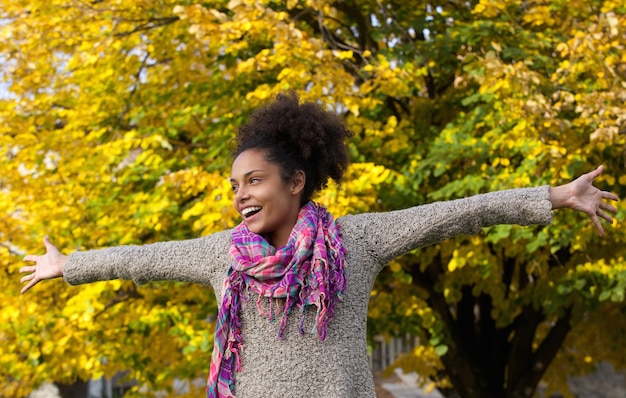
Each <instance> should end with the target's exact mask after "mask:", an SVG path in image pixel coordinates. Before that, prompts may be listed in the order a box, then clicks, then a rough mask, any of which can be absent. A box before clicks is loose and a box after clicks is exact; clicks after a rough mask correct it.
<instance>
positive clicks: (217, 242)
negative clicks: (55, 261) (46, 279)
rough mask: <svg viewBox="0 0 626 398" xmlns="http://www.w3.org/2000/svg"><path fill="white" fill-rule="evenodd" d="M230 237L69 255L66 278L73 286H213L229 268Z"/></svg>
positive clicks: (223, 235) (225, 234)
mask: <svg viewBox="0 0 626 398" xmlns="http://www.w3.org/2000/svg"><path fill="white" fill-rule="evenodd" d="M230 236H231V232H230V231H223V232H219V233H216V234H213V235H210V236H206V237H202V238H198V239H190V240H182V241H170V242H161V243H153V244H147V245H142V246H117V247H110V248H106V249H99V250H90V251H84V252H80V251H78V252H74V253H72V254H70V255H69V258H68V261H67V263H66V264H65V269H64V271H63V277H64V279H65V280H66V281H67V282H68V283H69V284H71V285H78V284H83V283H89V282H96V281H104V280H111V279H126V280H133V281H134V282H135V283H138V284H144V283H147V282H150V281H158V280H174V281H181V282H195V283H201V284H205V285H213V284H214V283H215V282H214V281H219V280H220V279H223V276H221V277H220V276H219V275H223V273H224V272H225V269H226V266H227V265H228V262H229V254H228V247H229V245H230ZM218 274H219V275H218Z"/></svg>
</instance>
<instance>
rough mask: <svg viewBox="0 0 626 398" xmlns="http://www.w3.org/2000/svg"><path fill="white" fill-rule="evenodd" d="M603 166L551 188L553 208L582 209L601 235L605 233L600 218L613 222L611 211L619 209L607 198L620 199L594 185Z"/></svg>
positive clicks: (614, 211)
mask: <svg viewBox="0 0 626 398" xmlns="http://www.w3.org/2000/svg"><path fill="white" fill-rule="evenodd" d="M602 170H604V167H603V166H600V167H598V168H597V169H595V170H594V171H592V172H590V173H587V174H583V175H581V176H580V177H578V178H577V179H575V180H574V181H572V182H570V183H568V184H565V185H559V186H558V187H554V188H550V201H551V202H552V208H553V209H560V208H564V207H567V208H570V209H574V210H578V211H582V212H583V213H585V214H587V215H588V216H589V218H591V221H592V222H593V225H595V226H596V228H597V229H598V231H599V232H600V236H602V235H604V229H602V225H601V224H600V219H599V218H598V217H600V218H604V219H605V220H606V221H608V222H610V223H611V224H612V223H613V218H612V217H611V216H610V215H609V213H613V214H615V213H617V209H616V208H615V207H614V206H613V205H610V204H608V203H606V202H605V200H619V198H618V197H617V195H615V194H613V193H611V192H608V191H601V190H599V189H598V188H596V187H594V186H593V180H594V179H595V178H596V177H598V176H599V175H600V174H602Z"/></svg>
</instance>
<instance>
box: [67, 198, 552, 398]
mask: <svg viewBox="0 0 626 398" xmlns="http://www.w3.org/2000/svg"><path fill="white" fill-rule="evenodd" d="M551 217H552V214H551V203H550V200H549V190H548V187H547V186H546V187H540V188H530V189H514V190H507V191H499V192H494V193H489V194H484V195H477V196H473V197H470V198H466V199H459V200H454V201H448V202H436V203H432V204H428V205H423V206H417V207H412V208H409V209H404V210H398V211H393V212H387V213H367V214H359V215H348V216H344V217H340V218H339V219H338V220H337V223H338V224H339V226H340V229H341V232H342V235H343V240H344V244H345V247H346V250H347V254H346V270H345V272H346V280H347V288H346V292H345V296H344V299H343V301H342V302H340V303H339V304H338V305H337V308H336V312H335V317H334V319H333V320H332V321H331V322H330V324H329V325H328V330H327V338H326V340H325V341H324V342H320V341H319V338H318V337H317V335H313V334H306V335H304V336H300V335H299V334H298V321H299V317H298V316H291V317H289V321H288V325H287V329H286V331H285V336H284V339H283V340H282V341H278V340H277V331H278V330H277V327H278V324H277V323H276V322H274V323H270V322H269V321H268V320H267V319H266V318H264V317H263V316H262V315H260V314H259V311H258V309H257V308H256V305H255V304H254V302H251V304H250V305H248V306H247V307H244V309H243V310H242V316H241V319H242V323H243V329H242V333H243V338H244V344H245V345H244V348H243V352H242V361H243V369H242V371H241V372H240V373H237V374H236V375H235V383H236V384H235V394H236V395H237V397H238V398H258V397H298V398H300V397H330V398H335V397H345V398H348V397H350V398H362V397H374V396H375V393H374V385H373V381H372V374H371V372H370V370H369V368H368V359H367V350H366V348H367V347H366V336H365V332H366V327H365V325H366V319H367V305H368V300H369V297H370V291H371V289H372V286H373V283H374V279H375V277H376V275H377V274H378V272H379V271H380V270H381V269H382V268H383V267H384V266H385V264H387V262H388V261H389V260H391V259H393V258H394V257H397V256H399V255H401V254H403V253H405V252H407V251H409V250H411V249H415V248H419V247H424V246H426V245H431V244H433V243H436V242H440V241H442V240H444V239H447V238H450V237H453V236H456V235H460V234H475V233H477V232H478V231H479V229H480V228H482V227H486V226H491V225H495V224H521V225H530V224H548V223H550V222H551ZM230 236H231V231H224V232H220V233H216V234H213V235H210V236H205V237H202V238H198V239H191V240H184V241H173V242H163V243H155V244H149V245H144V246H121V247H112V248H108V249H102V250H94V251H86V252H76V253H73V254H71V255H70V256H69V261H68V262H67V264H66V266H65V275H64V277H65V280H66V281H67V282H68V283H70V284H81V283H88V282H94V281H101V280H110V279H117V278H120V279H132V280H133V281H135V282H136V283H146V282H149V281H156V280H176V281H187V282H196V283H201V284H205V285H211V286H212V287H213V288H214V289H215V295H216V297H217V300H218V302H219V301H220V298H221V293H222V292H221V289H222V283H223V281H224V278H225V276H226V270H227V268H228V265H229V263H230V258H229V252H228V248H229V244H230ZM311 311H313V310H311ZM308 315H309V316H307V319H308V320H312V319H314V318H315V316H314V313H310V314H308ZM310 326H311V325H309V328H308V329H305V330H310ZM209 363H210V356H207V370H208V367H209Z"/></svg>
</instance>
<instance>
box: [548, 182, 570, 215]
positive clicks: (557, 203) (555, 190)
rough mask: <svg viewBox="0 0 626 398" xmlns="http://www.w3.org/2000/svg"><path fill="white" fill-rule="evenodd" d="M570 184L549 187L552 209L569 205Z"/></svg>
mask: <svg viewBox="0 0 626 398" xmlns="http://www.w3.org/2000/svg"><path fill="white" fill-rule="evenodd" d="M570 185H571V184H565V185H559V186H556V187H550V203H552V209H553V210H554V209H562V208H564V207H569V198H570V197H571V189H570Z"/></svg>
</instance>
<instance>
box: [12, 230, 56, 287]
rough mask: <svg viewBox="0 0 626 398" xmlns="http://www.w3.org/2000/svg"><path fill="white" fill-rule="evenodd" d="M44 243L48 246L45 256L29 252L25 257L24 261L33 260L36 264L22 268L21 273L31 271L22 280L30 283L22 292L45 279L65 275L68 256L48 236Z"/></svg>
mask: <svg viewBox="0 0 626 398" xmlns="http://www.w3.org/2000/svg"><path fill="white" fill-rule="evenodd" d="M43 244H44V245H45V246H46V254H44V255H43V256H34V255H32V254H29V255H27V256H25V257H24V261H33V262H35V265H29V266H26V267H22V268H20V272H21V273H30V274H28V275H26V276H24V277H22V279H21V280H20V282H22V283H24V282H28V284H27V285H26V286H24V287H23V288H22V294H24V293H25V292H26V291H28V289H30V288H31V287H33V286H35V285H36V284H37V283H39V282H40V281H42V280H44V279H52V278H58V277H61V276H63V269H64V268H65V263H66V262H67V256H66V255H64V254H61V252H60V251H59V250H58V249H57V248H56V247H55V246H54V245H53V244H52V243H50V240H48V237H47V236H46V237H44V238H43Z"/></svg>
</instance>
